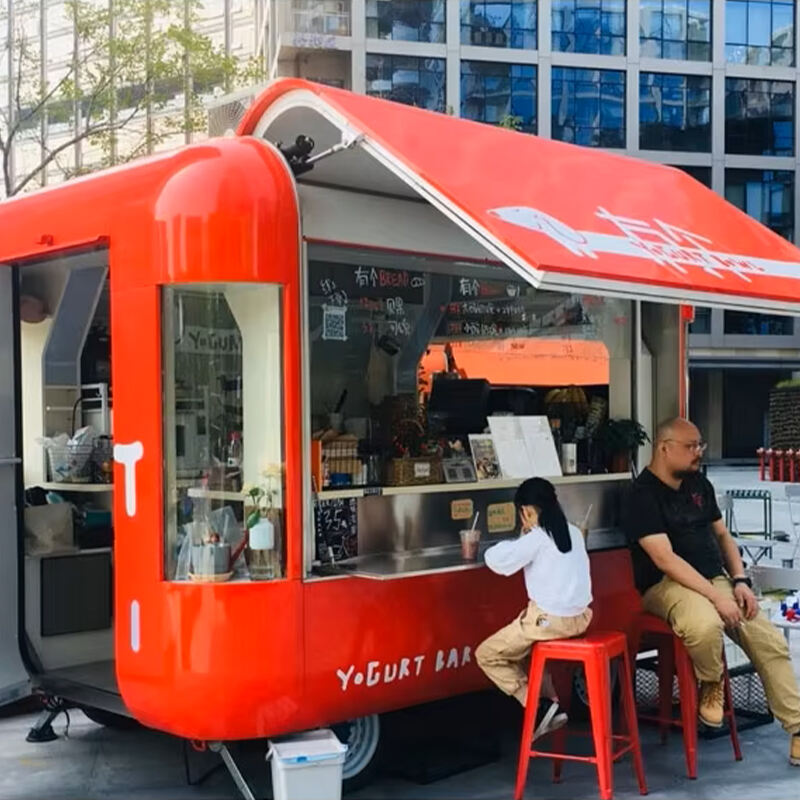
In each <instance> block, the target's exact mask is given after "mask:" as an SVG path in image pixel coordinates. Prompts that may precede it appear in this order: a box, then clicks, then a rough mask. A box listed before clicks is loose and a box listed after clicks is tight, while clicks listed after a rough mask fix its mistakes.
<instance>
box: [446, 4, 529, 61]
mask: <svg viewBox="0 0 800 800" xmlns="http://www.w3.org/2000/svg"><path fill="white" fill-rule="evenodd" d="M536 14H537V4H536V0H510V1H509V2H495V1H494V0H461V44H468V45H475V46H477V47H513V48H521V49H525V50H536V48H537V41H536Z"/></svg>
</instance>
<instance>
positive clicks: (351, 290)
mask: <svg viewBox="0 0 800 800" xmlns="http://www.w3.org/2000/svg"><path fill="white" fill-rule="evenodd" d="M309 276H310V280H309V284H310V285H309V290H310V293H311V296H312V297H326V298H329V299H331V300H332V301H335V300H336V299H338V300H343V301H345V302H347V303H348V304H353V301H356V302H358V301H359V300H360V299H361V298H367V299H373V300H374V299H389V298H400V299H401V300H402V301H403V302H404V303H412V304H415V305H421V304H422V303H423V302H424V300H425V273H424V272H410V271H409V270H406V269H387V268H385V267H369V266H359V265H357V264H353V265H350V264H333V263H328V262H325V261H312V262H311V264H310V265H309ZM337 292H338V295H337V294H336V293H337Z"/></svg>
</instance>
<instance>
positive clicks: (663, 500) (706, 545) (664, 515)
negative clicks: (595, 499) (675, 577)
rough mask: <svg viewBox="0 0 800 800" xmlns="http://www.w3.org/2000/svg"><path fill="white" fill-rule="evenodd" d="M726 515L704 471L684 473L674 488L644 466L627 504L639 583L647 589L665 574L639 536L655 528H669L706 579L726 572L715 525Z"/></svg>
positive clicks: (679, 551)
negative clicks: (645, 549) (643, 545)
mask: <svg viewBox="0 0 800 800" xmlns="http://www.w3.org/2000/svg"><path fill="white" fill-rule="evenodd" d="M721 517H722V514H721V513H720V510H719V506H718V505H717V497H716V494H715V493H714V487H713V486H712V485H711V483H709V481H708V480H706V478H704V477H703V476H702V475H700V474H697V475H692V476H691V477H689V478H684V480H683V481H682V483H681V487H680V489H678V490H675V489H673V488H672V487H671V486H667V484H666V483H664V482H663V481H661V480H659V479H658V478H657V477H656V476H655V475H654V474H653V473H652V472H650V470H649V469H645V470H642V473H641V475H639V477H638V478H637V479H636V480H635V481H634V482H633V486H631V488H630V491H629V492H628V494H627V496H626V497H625V499H624V500H623V504H622V527H623V530H624V531H625V535H626V536H627V537H628V543H629V544H630V547H631V553H632V556H633V573H634V577H635V579H636V588H637V589H638V590H639V591H640V592H642V593H643V592H645V591H647V589H649V588H650V587H651V586H653V585H654V584H656V583H658V582H659V581H660V580H661V578H662V577H663V576H664V573H663V572H661V570H660V569H659V568H658V567H657V566H656V565H655V564H654V563H653V562H652V560H651V559H650V556H648V555H647V553H645V551H644V550H643V549H642V546H641V545H640V544H639V539H641V538H643V537H645V536H649V535H651V534H654V533H666V534H667V536H668V537H669V540H670V542H671V544H672V549H673V550H674V551H675V553H676V555H679V556H680V557H681V558H682V559H684V560H685V561H688V562H689V564H691V565H692V566H693V567H694V568H695V569H696V570H697V571H698V572H699V573H700V574H701V575H702V576H703V577H704V578H715V577H716V576H717V575H722V571H723V570H722V555H721V553H720V549H719V545H718V544H717V537H716V535H715V534H714V532H713V530H712V529H711V523H712V522H716V521H717V520H718V519H720V518H721Z"/></svg>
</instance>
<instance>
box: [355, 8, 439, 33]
mask: <svg viewBox="0 0 800 800" xmlns="http://www.w3.org/2000/svg"><path fill="white" fill-rule="evenodd" d="M444 9H445V2H444V0H367V38H370V39H399V40H401V41H405V42H443V41H444V40H445V19H444Z"/></svg>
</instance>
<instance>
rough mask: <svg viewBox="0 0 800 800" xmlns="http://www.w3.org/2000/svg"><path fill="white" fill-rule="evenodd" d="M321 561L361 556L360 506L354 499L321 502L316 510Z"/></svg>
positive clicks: (318, 550)
mask: <svg viewBox="0 0 800 800" xmlns="http://www.w3.org/2000/svg"><path fill="white" fill-rule="evenodd" d="M314 530H315V534H316V535H315V538H316V550H317V559H318V560H319V561H323V562H329V561H330V560H331V557H330V553H329V551H328V548H331V549H332V550H333V558H334V560H335V561H341V560H342V559H344V558H353V557H354V556H357V555H358V505H357V502H356V499H355V498H354V497H349V498H343V499H337V500H319V501H318V502H317V503H316V504H315V507H314Z"/></svg>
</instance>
